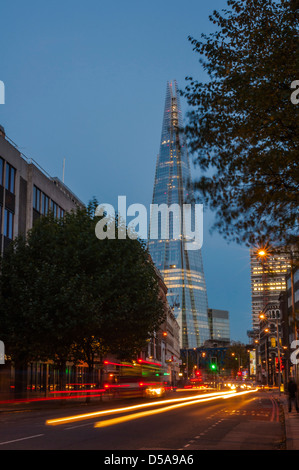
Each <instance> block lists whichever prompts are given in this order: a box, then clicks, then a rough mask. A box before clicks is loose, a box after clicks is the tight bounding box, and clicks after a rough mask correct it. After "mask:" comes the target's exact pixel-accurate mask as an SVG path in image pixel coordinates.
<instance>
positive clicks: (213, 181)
mask: <svg viewBox="0 0 299 470" xmlns="http://www.w3.org/2000/svg"><path fill="white" fill-rule="evenodd" d="M227 5H228V7H231V8H230V9H226V10H223V11H222V13H219V12H217V11H214V13H213V15H212V16H210V21H211V22H212V24H213V25H214V26H213V27H214V28H215V31H214V32H212V33H211V34H209V35H204V34H203V35H202V39H201V40H200V41H198V40H196V39H195V38H192V37H189V41H190V43H191V44H192V46H193V50H194V51H196V52H197V53H198V54H200V63H201V65H202V67H203V69H204V70H205V71H206V72H207V76H208V80H207V82H199V81H196V80H194V79H192V78H191V77H187V78H186V79H187V81H188V84H187V86H186V88H185V90H184V91H183V92H182V94H183V95H184V96H185V98H186V99H187V102H188V104H189V105H190V112H189V113H188V123H187V126H186V129H185V132H186V135H187V140H188V143H189V147H190V150H191V153H192V154H193V156H194V160H195V163H196V164H197V165H198V166H199V167H200V168H201V169H202V170H203V171H204V172H205V173H204V174H203V175H202V176H201V177H200V178H199V179H198V180H197V181H196V182H195V184H194V187H195V190H196V191H198V192H199V194H200V197H201V198H202V201H203V202H205V203H206V204H207V205H209V207H210V208H211V209H212V210H213V211H215V214H216V218H215V224H214V229H217V230H218V231H219V232H220V233H221V234H222V235H223V236H224V237H225V238H227V239H229V240H234V241H236V242H238V243H243V242H245V243H247V244H249V245H255V244H258V243H266V242H268V243H270V244H273V243H274V244H277V243H278V244H288V243H294V241H297V240H298V190H299V158H298V156H299V155H298V144H299V119H298V110H299V107H298V106H296V105H294V104H293V103H292V102H291V99H290V98H291V94H292V92H293V91H294V90H292V89H291V84H292V83H293V82H294V81H296V80H298V79H299V75H298V70H299V41H298V9H299V2H298V0H281V1H274V0H240V1H237V0H229V1H228V2H227Z"/></svg>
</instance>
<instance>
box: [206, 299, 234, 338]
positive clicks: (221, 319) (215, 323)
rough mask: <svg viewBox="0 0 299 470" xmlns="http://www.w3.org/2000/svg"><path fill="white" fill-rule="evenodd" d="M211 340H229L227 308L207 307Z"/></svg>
mask: <svg viewBox="0 0 299 470" xmlns="http://www.w3.org/2000/svg"><path fill="white" fill-rule="evenodd" d="M208 318H209V326H210V338H211V340H215V341H221V342H228V343H229V342H230V328H229V312H228V311H227V310H217V309H213V308H209V309H208Z"/></svg>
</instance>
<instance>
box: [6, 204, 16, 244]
mask: <svg viewBox="0 0 299 470" xmlns="http://www.w3.org/2000/svg"><path fill="white" fill-rule="evenodd" d="M13 219H14V216H13V213H12V212H11V211H9V210H8V209H5V212H4V236H5V237H7V238H10V239H11V240H12V238H13Z"/></svg>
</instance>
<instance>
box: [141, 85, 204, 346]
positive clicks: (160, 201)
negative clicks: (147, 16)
mask: <svg viewBox="0 0 299 470" xmlns="http://www.w3.org/2000/svg"><path fill="white" fill-rule="evenodd" d="M181 130H182V115H181V108H180V102H179V93H178V89H177V84H176V82H175V81H173V82H169V83H167V89H166V99H165V108H164V115H163V126H162V135H161V142H160V151H159V154H158V157H157V162H156V173H155V182H154V190H153V200H152V204H153V205H156V206H159V207H161V206H162V205H164V207H165V206H166V207H167V209H170V208H173V207H174V205H175V206H176V208H177V207H179V208H180V209H181V210H180V211H177V212H175V211H171V210H169V213H168V214H167V215H166V217H165V214H164V218H163V214H162V213H161V214H160V219H159V218H157V217H156V218H154V217H153V212H151V219H150V233H149V241H148V246H149V251H150V254H151V257H152V259H153V261H154V263H155V265H156V267H157V268H158V270H159V271H160V272H161V274H162V276H163V279H164V282H165V284H166V286H167V289H168V292H167V298H168V302H169V305H170V307H171V308H172V309H173V312H174V315H175V318H176V319H177V321H178V323H179V326H180V345H181V348H194V347H199V346H200V345H202V344H203V343H204V342H205V341H206V340H207V339H209V336H210V332H209V325H208V312H207V310H208V300H207V290H206V283H205V276H204V270H203V262H202V254H201V249H200V248H198V249H195V250H190V249H188V247H187V244H188V243H189V242H190V238H188V237H187V236H185V235H186V233H185V232H184V231H183V230H181V232H180V233H179V234H178V232H177V227H178V226H180V227H181V228H182V227H185V226H184V222H185V219H184V217H183V210H182V209H183V207H184V205H186V204H190V207H192V210H193V209H194V199H193V193H192V184H191V172H190V165H189V157H188V152H187V146H186V142H185V138H184V136H183V134H182V132H181ZM168 216H169V218H168ZM165 218H168V220H167V222H169V226H168V228H169V231H168V233H167V232H166V236H163V230H162V225H163V224H165ZM193 228H194V218H193ZM153 233H155V234H157V237H156V238H154V237H152V234H153Z"/></svg>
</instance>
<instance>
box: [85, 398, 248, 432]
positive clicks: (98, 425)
mask: <svg viewBox="0 0 299 470" xmlns="http://www.w3.org/2000/svg"><path fill="white" fill-rule="evenodd" d="M252 392H257V389H254V390H247V391H245V392H238V393H237V392H235V393H233V394H232V393H229V392H228V393H227V392H224V393H226V395H218V396H214V397H209V398H201V399H198V400H190V401H188V402H184V403H178V404H176V405H171V406H166V407H164V408H159V409H158V410H148V411H142V412H140V413H134V414H130V415H127V416H121V417H118V418H112V419H106V420H105V421H98V422H97V423H95V425H94V427H95V428H104V427H107V426H113V425H114V424H120V423H125V422H127V421H132V420H133V419H138V418H145V417H147V416H151V415H155V414H159V413H165V412H167V411H171V410H175V409H177V408H182V407H183V406H189V405H194V404H196V403H203V402H205V401H212V400H217V399H218V398H231V397H232V396H234V397H235V396H239V395H245V394H246V393H252Z"/></svg>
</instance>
